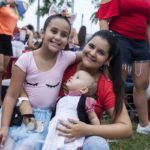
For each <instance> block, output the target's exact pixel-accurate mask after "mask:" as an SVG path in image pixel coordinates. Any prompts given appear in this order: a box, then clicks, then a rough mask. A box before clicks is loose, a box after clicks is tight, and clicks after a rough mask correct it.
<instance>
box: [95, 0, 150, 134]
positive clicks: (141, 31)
mask: <svg viewBox="0 0 150 150" xmlns="http://www.w3.org/2000/svg"><path fill="white" fill-rule="evenodd" d="M96 16H97V18H98V19H99V24H100V29H106V30H111V31H113V33H114V35H115V36H116V37H117V39H118V46H119V47H120V50H121V61H122V77H123V80H124V81H125V80H126V79H127V75H128V72H131V74H132V78H133V83H134V90H133V100H134V103H135V106H136V110H137V113H138V117H139V124H138V126H137V130H136V131H137V132H138V133H141V134H150V123H149V120H148V110H147V94H146V89H147V87H148V84H149V73H150V68H149V60H150V52H149V46H150V1H149V0H132V1H131V0H102V1H101V3H100V7H99V9H98V11H97V13H96Z"/></svg>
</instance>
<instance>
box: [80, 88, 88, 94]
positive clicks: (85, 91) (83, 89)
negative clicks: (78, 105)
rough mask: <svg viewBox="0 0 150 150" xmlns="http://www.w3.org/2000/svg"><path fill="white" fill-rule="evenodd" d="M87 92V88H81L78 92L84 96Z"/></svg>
mask: <svg viewBox="0 0 150 150" xmlns="http://www.w3.org/2000/svg"><path fill="white" fill-rule="evenodd" d="M88 91H89V89H88V88H87V87H83V88H82V89H81V90H80V92H81V93H82V94H85V93H87V92H88Z"/></svg>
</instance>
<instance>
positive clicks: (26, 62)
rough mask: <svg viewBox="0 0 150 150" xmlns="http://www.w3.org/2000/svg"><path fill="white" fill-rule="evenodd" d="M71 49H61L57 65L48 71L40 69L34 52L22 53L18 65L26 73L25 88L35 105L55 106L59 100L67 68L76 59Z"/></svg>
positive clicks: (41, 106)
mask: <svg viewBox="0 0 150 150" xmlns="http://www.w3.org/2000/svg"><path fill="white" fill-rule="evenodd" d="M75 58H76V55H75V53H74V52H71V51H60V52H59V53H58V56H57V60H56V63H55V65H54V66H53V67H52V68H51V69H50V70H48V71H45V72H43V71H40V70H39V69H38V68H37V66H36V63H35V60H34V57H33V52H26V53H24V54H22V55H21V56H20V57H19V59H18V60H17V62H16V65H17V66H18V67H19V68H20V69H21V70H22V71H24V72H25V73H26V79H25V80H26V81H25V83H24V88H25V90H26V92H27V95H28V96H29V100H30V103H31V104H32V106H33V107H37V108H48V107H53V106H54V105H55V103H56V101H57V97H58V94H59V90H60V87H61V82H62V78H63V74H64V71H65V69H66V68H67V67H68V66H69V65H70V64H72V63H73V62H74V61H75Z"/></svg>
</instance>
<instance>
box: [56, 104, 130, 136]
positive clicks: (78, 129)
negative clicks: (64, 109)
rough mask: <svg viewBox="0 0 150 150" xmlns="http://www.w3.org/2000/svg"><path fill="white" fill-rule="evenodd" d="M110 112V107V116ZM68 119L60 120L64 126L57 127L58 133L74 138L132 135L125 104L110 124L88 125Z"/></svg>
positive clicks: (111, 110) (110, 111)
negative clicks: (65, 120) (67, 120)
mask: <svg viewBox="0 0 150 150" xmlns="http://www.w3.org/2000/svg"><path fill="white" fill-rule="evenodd" d="M112 113H113V109H110V110H109V114H110V115H111V116H112ZM69 121H70V123H69V124H66V122H64V121H63V120H61V121H60V123H61V124H62V125H63V126H65V127H66V128H58V130H59V131H60V133H59V134H60V135H62V136H67V137H75V138H78V137H82V136H90V135H94V136H101V137H104V138H108V139H117V138H118V139H120V138H127V137H130V136H131V135H132V124H131V121H130V118H129V116H128V112H127V110H126V107H125V105H124V106H123V109H122V111H121V113H120V115H119V116H118V118H117V119H116V120H115V121H114V122H113V123H111V124H107V125H102V124H101V125H89V124H85V123H83V122H81V121H76V120H73V119H69Z"/></svg>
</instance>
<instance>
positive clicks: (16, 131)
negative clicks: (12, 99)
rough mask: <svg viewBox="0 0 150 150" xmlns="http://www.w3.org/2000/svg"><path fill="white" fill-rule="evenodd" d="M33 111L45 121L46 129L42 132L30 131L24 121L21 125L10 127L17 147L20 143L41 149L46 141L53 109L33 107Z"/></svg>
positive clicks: (37, 149)
mask: <svg viewBox="0 0 150 150" xmlns="http://www.w3.org/2000/svg"><path fill="white" fill-rule="evenodd" d="M33 113H34V115H35V118H36V120H37V121H42V122H44V130H43V131H42V132H40V133H38V132H35V131H29V130H27V128H26V126H25V125H24V124H23V123H22V125H21V126H19V127H18V126H13V127H10V130H9V136H10V137H11V138H12V139H13V140H14V143H15V145H14V147H15V148H16V149H17V147H20V145H25V146H26V145H27V146H28V145H32V146H35V150H40V149H41V147H42V144H43V143H44V140H45V137H46V135H47V133H48V125H49V121H50V118H51V113H52V111H51V110H50V109H45V110H44V109H33Z"/></svg>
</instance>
